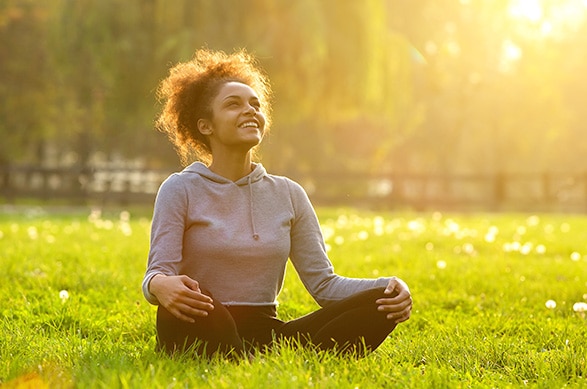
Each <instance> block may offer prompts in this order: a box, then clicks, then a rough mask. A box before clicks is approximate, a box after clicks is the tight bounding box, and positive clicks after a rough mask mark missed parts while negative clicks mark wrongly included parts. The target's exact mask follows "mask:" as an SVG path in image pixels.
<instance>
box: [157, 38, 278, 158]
mask: <svg viewBox="0 0 587 389" xmlns="http://www.w3.org/2000/svg"><path fill="white" fill-rule="evenodd" d="M234 81H236V82H241V83H243V84H246V85H248V86H250V87H251V88H253V90H254V91H255V92H256V93H257V95H258V97H259V100H260V101H261V104H262V107H263V113H264V114H265V117H266V124H265V133H267V132H268V131H269V127H270V123H271V120H270V113H271V104H270V98H271V86H270V85H269V80H268V78H267V76H266V75H265V73H264V72H263V71H262V70H261V69H260V68H259V66H258V64H257V60H256V59H255V58H254V57H253V56H252V55H250V54H248V53H247V52H246V51H245V50H244V49H241V50H238V51H235V52H234V53H233V54H226V53H225V52H222V51H211V50H209V49H200V50H197V51H196V53H195V54H194V57H193V58H192V60H190V61H188V62H183V63H179V64H177V65H175V66H173V67H172V68H171V69H170V71H169V75H168V76H167V78H165V79H164V80H163V81H161V83H160V84H159V88H158V90H157V96H158V97H159V99H160V101H162V102H163V104H164V106H163V110H162V112H161V114H160V115H159V117H158V118H157V122H156V126H157V129H158V130H159V131H161V132H162V133H164V134H166V135H167V137H168V138H169V140H170V141H171V143H172V144H173V145H174V147H175V150H176V152H177V154H178V156H179V157H180V159H181V162H182V164H184V165H187V164H188V163H190V161H192V160H193V159H196V160H200V161H202V162H205V163H209V162H211V160H212V150H211V148H210V143H209V141H208V138H207V137H206V136H205V135H203V134H201V133H200V131H199V130H198V127H197V122H198V120H199V119H211V116H212V109H211V104H212V100H213V99H214V98H215V97H216V95H217V94H218V92H219V91H220V88H221V87H222V86H223V85H224V84H225V83H227V82H234Z"/></svg>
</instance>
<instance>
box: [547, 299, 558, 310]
mask: <svg viewBox="0 0 587 389" xmlns="http://www.w3.org/2000/svg"><path fill="white" fill-rule="evenodd" d="M545 305H546V308H548V309H555V308H556V301H554V300H548V301H546V304H545Z"/></svg>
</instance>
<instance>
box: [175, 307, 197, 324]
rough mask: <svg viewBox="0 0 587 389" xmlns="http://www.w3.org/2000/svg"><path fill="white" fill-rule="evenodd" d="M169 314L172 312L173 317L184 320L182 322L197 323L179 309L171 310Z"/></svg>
mask: <svg viewBox="0 0 587 389" xmlns="http://www.w3.org/2000/svg"><path fill="white" fill-rule="evenodd" d="M169 312H171V314H172V315H173V316H175V317H176V318H178V319H179V320H182V321H185V322H188V323H195V321H196V320H195V319H194V318H193V317H191V316H188V315H186V314H184V313H183V312H182V311H180V310H179V309H171V310H169Z"/></svg>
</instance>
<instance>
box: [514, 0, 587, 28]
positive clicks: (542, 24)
mask: <svg viewBox="0 0 587 389" xmlns="http://www.w3.org/2000/svg"><path fill="white" fill-rule="evenodd" d="M508 14H509V16H510V17H511V18H512V19H514V20H517V21H520V22H527V23H530V24H532V25H535V26H536V27H537V29H538V32H539V33H540V34H541V35H542V36H551V35H564V34H566V33H568V32H570V31H577V29H578V28H579V27H580V26H581V25H582V24H583V23H584V22H585V19H586V17H587V0H560V1H547V0H510V3H509V7H508Z"/></svg>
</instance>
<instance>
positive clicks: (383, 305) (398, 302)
mask: <svg viewBox="0 0 587 389" xmlns="http://www.w3.org/2000/svg"><path fill="white" fill-rule="evenodd" d="M384 293H385V294H386V295H389V297H384V298H380V299H378V300H377V301H375V302H376V303H377V304H379V307H378V308H377V309H378V310H379V311H382V312H387V318H388V319H389V320H393V321H395V322H396V323H401V322H404V321H406V320H408V319H409V318H410V315H411V313H412V295H411V294H410V288H408V285H407V284H406V283H405V282H404V281H402V280H401V279H399V278H397V277H392V278H391V280H389V283H388V284H387V288H385V292H384Z"/></svg>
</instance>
